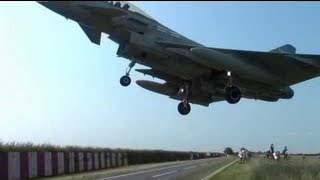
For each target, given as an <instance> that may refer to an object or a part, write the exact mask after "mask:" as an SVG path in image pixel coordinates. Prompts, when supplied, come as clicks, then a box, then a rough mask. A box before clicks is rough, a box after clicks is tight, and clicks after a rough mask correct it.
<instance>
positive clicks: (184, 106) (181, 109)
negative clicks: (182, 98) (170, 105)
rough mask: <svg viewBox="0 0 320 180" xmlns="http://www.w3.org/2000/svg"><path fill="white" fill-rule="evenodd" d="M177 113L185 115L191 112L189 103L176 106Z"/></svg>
mask: <svg viewBox="0 0 320 180" xmlns="http://www.w3.org/2000/svg"><path fill="white" fill-rule="evenodd" d="M178 111H179V113H180V114H181V115H187V114H189V112H190V111H191V106H190V104H189V103H183V102H181V103H179V105H178Z"/></svg>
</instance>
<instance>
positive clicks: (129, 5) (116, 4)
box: [107, 1, 153, 19]
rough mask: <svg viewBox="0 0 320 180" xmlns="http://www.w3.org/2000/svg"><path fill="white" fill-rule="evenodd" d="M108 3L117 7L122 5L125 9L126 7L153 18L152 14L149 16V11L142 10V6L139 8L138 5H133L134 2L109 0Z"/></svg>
mask: <svg viewBox="0 0 320 180" xmlns="http://www.w3.org/2000/svg"><path fill="white" fill-rule="evenodd" d="M107 2H108V3H110V4H112V5H114V6H117V7H121V8H123V9H126V10H128V11H131V12H136V13H138V14H140V15H142V16H145V17H147V18H150V19H153V18H152V17H151V16H149V15H148V14H147V13H145V12H144V11H142V10H141V9H140V8H138V7H137V6H135V5H133V4H132V3H129V2H127V1H107Z"/></svg>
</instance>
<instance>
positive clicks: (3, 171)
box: [0, 152, 128, 180]
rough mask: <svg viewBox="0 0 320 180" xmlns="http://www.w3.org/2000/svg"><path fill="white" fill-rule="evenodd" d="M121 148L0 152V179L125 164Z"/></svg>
mask: <svg viewBox="0 0 320 180" xmlns="http://www.w3.org/2000/svg"><path fill="white" fill-rule="evenodd" d="M127 165H128V159H127V156H126V153H122V152H0V179H1V180H2V179H3V180H6V179H8V180H19V179H31V178H37V177H47V176H57V175H61V174H71V173H78V172H84V171H93V170H98V169H107V168H114V167H119V166H127Z"/></svg>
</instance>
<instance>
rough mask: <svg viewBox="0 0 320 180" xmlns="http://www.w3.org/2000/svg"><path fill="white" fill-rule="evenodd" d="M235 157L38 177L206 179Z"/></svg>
mask: <svg viewBox="0 0 320 180" xmlns="http://www.w3.org/2000/svg"><path fill="white" fill-rule="evenodd" d="M235 159H236V158H235V157H220V158H210V159H200V160H188V161H180V162H165V163H154V164H143V165H131V166H128V167H122V168H115V169H109V170H99V171H94V172H84V173H77V174H70V175H62V176H56V177H49V178H40V179H46V180H49V179H59V180H70V179H72V180H74V179H79V180H80V179H81V180H83V179H86V180H87V179H90V180H91V179H92V180H144V179H148V180H163V179H165V180H168V179H169V180H170V179H174V180H180V179H181V180H206V179H207V178H205V177H207V176H208V175H210V174H212V173H215V172H217V170H219V169H221V167H223V166H225V165H227V164H229V163H230V162H233V161H234V160H235Z"/></svg>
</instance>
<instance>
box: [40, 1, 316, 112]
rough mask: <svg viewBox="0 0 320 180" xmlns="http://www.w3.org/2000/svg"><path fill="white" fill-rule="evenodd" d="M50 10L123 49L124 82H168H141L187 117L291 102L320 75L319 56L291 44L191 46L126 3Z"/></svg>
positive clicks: (70, 4)
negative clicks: (214, 106) (228, 107)
mask: <svg viewBox="0 0 320 180" xmlns="http://www.w3.org/2000/svg"><path fill="white" fill-rule="evenodd" d="M39 3H40V4H42V5H43V6H45V7H47V8H48V9H50V10H52V11H54V12H56V13H58V14H60V15H62V16H64V17H65V18H67V19H71V20H73V21H75V22H77V23H78V24H79V25H80V27H81V28H82V30H83V31H84V33H85V34H86V35H87V37H88V39H89V40H90V41H91V42H92V43H94V44H97V45H100V39H101V33H106V34H108V35H109V38H110V39H111V40H112V41H113V42H115V43H117V44H119V48H118V50H117V55H118V56H119V57H122V58H125V59H128V60H129V61H130V64H129V66H128V68H127V69H126V71H125V75H124V76H122V77H121V78H120V84H121V85H122V86H125V87H126V86H128V85H129V84H130V83H131V79H130V77H129V75H130V71H131V69H132V68H133V67H134V65H135V64H136V63H138V64H141V65H144V66H146V67H148V69H136V71H137V72H139V73H143V74H145V75H150V76H152V77H156V78H159V79H162V80H164V83H158V82H153V81H147V80H138V81H136V83H137V84H138V85H139V86H141V87H142V88H145V89H147V90H150V91H153V92H156V93H160V94H163V95H166V96H168V97H170V98H172V99H175V100H179V101H180V103H179V104H178V111H179V113H180V114H182V115H187V114H188V113H189V112H190V110H191V106H190V103H192V104H198V105H202V106H209V105H210V104H211V103H214V102H219V101H227V102H228V103H230V104H236V103H238V102H239V101H240V99H241V98H247V99H254V100H262V101H270V102H275V101H278V100H279V99H290V98H292V97H293V96H294V91H293V89H292V88H291V87H290V86H292V85H294V84H297V83H300V82H303V81H306V80H309V79H311V78H315V77H317V76H319V75H320V55H309V54H296V49H295V48H294V47H293V46H292V45H289V44H286V45H283V46H280V47H278V48H275V49H273V50H271V51H269V52H258V51H248V50H235V49H222V48H215V47H207V46H205V45H202V44H199V43H197V42H195V41H193V40H190V39H188V38H186V37H184V36H182V35H181V34H179V33H177V32H175V31H173V30H171V29H169V28H168V27H166V26H164V25H163V24H161V23H159V22H158V21H156V20H155V19H153V18H152V17H151V16H150V15H148V14H146V13H145V12H144V11H142V10H141V9H139V8H138V7H136V6H135V5H133V4H132V3H129V2H124V1H65V2H61V1H59V2H58V1H57V2H55V1H45V2H44V1H41V2H39Z"/></svg>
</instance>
